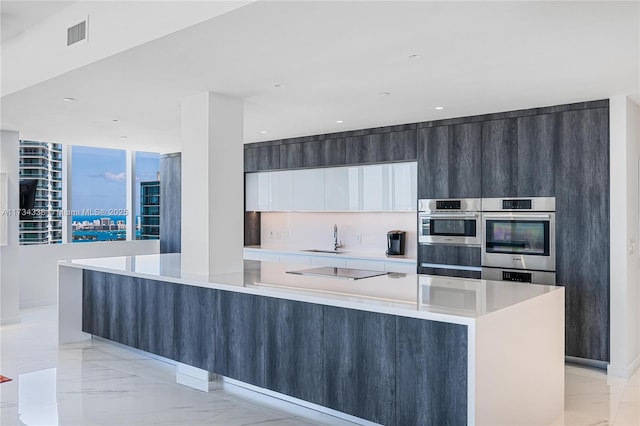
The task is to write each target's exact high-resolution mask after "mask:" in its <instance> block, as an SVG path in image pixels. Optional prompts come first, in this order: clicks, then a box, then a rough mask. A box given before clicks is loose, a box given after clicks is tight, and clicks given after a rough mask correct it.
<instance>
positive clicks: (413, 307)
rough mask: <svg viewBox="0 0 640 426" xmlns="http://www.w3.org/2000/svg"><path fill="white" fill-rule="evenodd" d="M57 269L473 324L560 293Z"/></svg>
mask: <svg viewBox="0 0 640 426" xmlns="http://www.w3.org/2000/svg"><path fill="white" fill-rule="evenodd" d="M58 264H59V265H60V266H64V267H73V268H80V269H89V270H95V271H101V272H107V273H113V274H123V275H128V276H135V277H139V278H146V279H152V280H158V281H164V282H171V283H177V284H185V285H193V286H199V287H208V288H215V289H220V290H228V291H236V292H241V293H248V294H255V295H261V296H268V297H277V298H283V299H290V300H297V301H302V302H309V303H317V304H323V305H331V306H338V307H344V308H350V309H359V310H365V311H371V312H380V313H385V314H392V315H400V316H407V317H414V318H422V319H429V320H434V321H443V322H450V323H457V324H473V323H474V320H475V319H476V318H479V317H482V316H485V315H489V314H491V313H492V312H497V311H499V310H502V309H505V308H508V307H509V306H513V305H515V304H518V303H521V302H524V301H526V300H529V299H532V298H535V297H538V296H542V295H544V294H546V293H549V292H552V291H555V290H558V289H560V288H561V287H554V286H544V285H538V284H523V283H509V282H499V281H486V280H474V279H463V278H448V277H437V276H430V275H417V274H400V273H390V274H386V275H382V276H378V277H372V278H366V279H361V280H355V281H352V280H345V279H337V278H325V277H316V276H301V275H294V274H287V273H286V272H287V271H291V270H300V269H309V265H296V264H282V263H273V262H259V261H250V260H247V261H245V262H244V270H243V271H241V272H235V273H229V274H220V275H211V276H205V275H202V274H194V273H190V272H188V271H183V270H182V268H181V262H180V254H179V253H175V254H152V255H139V256H121V257H106V258H95V259H78V260H71V261H60V262H58Z"/></svg>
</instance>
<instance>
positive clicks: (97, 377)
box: [0, 307, 640, 426]
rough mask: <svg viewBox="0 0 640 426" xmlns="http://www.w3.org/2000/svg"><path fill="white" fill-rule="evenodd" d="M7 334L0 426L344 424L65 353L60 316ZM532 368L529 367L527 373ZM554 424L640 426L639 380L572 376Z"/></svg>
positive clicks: (144, 362) (146, 369) (153, 369)
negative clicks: (60, 341) (59, 329)
mask: <svg viewBox="0 0 640 426" xmlns="http://www.w3.org/2000/svg"><path fill="white" fill-rule="evenodd" d="M21 315H22V319H23V322H22V323H20V324H15V325H9V326H3V327H0V337H1V341H0V365H1V366H2V368H1V370H0V372H1V373H2V374H3V375H5V376H7V377H11V378H13V380H12V381H10V382H6V383H2V384H0V423H1V424H2V425H20V424H25V425H29V426H34V425H58V424H59V425H86V424H108V425H112V424H184V425H193V424H210V425H252V424H260V425H278V426H287V425H292V426H293V425H296V426H298V425H338V424H340V425H344V424H351V423H349V422H346V421H344V420H341V419H337V418H335V417H331V416H328V415H325V414H321V413H317V412H314V411H311V410H308V409H306V408H302V407H298V406H296V405H293V404H288V403H284V402H281V401H278V400H275V399H273V398H269V397H266V396H263V395H260V394H255V393H253V392H249V391H246V390H242V389H238V388H235V387H233V386H224V387H221V388H220V389H218V390H215V391H213V392H210V393H204V392H200V391H197V390H194V389H190V388H187V387H184V386H180V385H177V384H176V383H175V369H174V367H173V366H171V365H169V364H166V363H163V362H160V361H158V360H156V359H151V358H149V357H147V356H146V355H144V354H141V353H137V352H133V351H131V350H128V349H125V348H123V347H120V346H118V345H114V344H111V343H106V342H101V341H93V342H91V341H87V342H84V343H78V344H72V345H64V346H58V344H57V312H56V309H55V307H45V308H33V309H27V310H23V311H22V312H21ZM523 368H526V366H523ZM554 425H599V426H603V425H624V426H638V425H640V371H638V372H636V374H634V376H633V377H632V378H631V379H628V380H625V379H619V378H615V377H608V376H607V374H606V373H605V372H604V371H603V370H597V369H590V368H584V367H578V366H572V365H567V366H566V367H565V412H564V414H563V415H562V416H561V417H560V418H558V419H557V421H556V422H554Z"/></svg>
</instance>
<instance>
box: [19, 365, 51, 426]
mask: <svg viewBox="0 0 640 426" xmlns="http://www.w3.org/2000/svg"><path fill="white" fill-rule="evenodd" d="M56 388H57V386H56V369H55V368H49V369H46V370H40V371H34V372H31V373H24V374H20V375H19V376H18V414H19V415H20V421H21V422H22V423H24V424H25V425H28V426H35V425H49V426H57V425H58V404H57V402H56V395H57V391H56Z"/></svg>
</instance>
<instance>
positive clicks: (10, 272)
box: [0, 130, 20, 325]
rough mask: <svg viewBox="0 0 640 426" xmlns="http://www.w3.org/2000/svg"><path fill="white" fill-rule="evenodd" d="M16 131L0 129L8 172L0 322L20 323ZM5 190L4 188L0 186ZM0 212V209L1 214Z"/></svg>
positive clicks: (0, 154) (1, 165)
mask: <svg viewBox="0 0 640 426" xmlns="http://www.w3.org/2000/svg"><path fill="white" fill-rule="evenodd" d="M19 152H20V140H19V135H18V132H12V131H5V130H2V131H1V132H0V172H4V173H6V174H7V189H8V191H7V194H6V195H7V209H8V212H5V213H4V214H7V215H8V217H7V239H6V241H7V245H5V246H0V314H1V315H2V317H0V325H5V324H12V323H16V322H20V311H19V304H20V300H19V295H20V283H19V278H20V274H19V266H18V264H19V262H18V256H19V248H20V246H19V245H20V240H19V236H18V228H19V226H20V219H19V217H18V214H17V213H15V212H17V210H18V208H19V207H20V206H19V203H20V201H19V194H20V192H19V191H20V176H19V172H18V163H19ZM0 191H4V188H2V189H0ZM2 213H3V212H0V214H2Z"/></svg>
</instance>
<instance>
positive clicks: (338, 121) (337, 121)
mask: <svg viewBox="0 0 640 426" xmlns="http://www.w3.org/2000/svg"><path fill="white" fill-rule="evenodd" d="M336 123H338V124H342V123H344V121H343V120H336Z"/></svg>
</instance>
